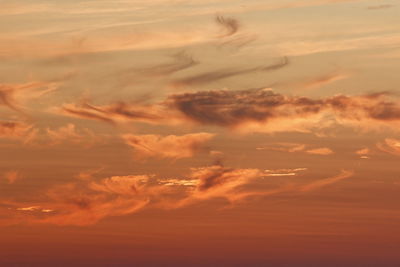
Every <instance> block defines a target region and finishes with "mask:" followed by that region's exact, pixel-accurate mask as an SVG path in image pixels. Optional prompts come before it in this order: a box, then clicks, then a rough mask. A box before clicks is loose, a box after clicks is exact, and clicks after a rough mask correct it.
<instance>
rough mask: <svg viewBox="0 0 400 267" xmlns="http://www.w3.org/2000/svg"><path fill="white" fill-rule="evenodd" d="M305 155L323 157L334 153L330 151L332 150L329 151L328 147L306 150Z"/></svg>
mask: <svg viewBox="0 0 400 267" xmlns="http://www.w3.org/2000/svg"><path fill="white" fill-rule="evenodd" d="M306 153H308V154H314V155H324V156H325V155H331V154H333V153H334V152H333V151H332V149H330V148H328V147H321V148H314V149H310V150H307V151H306Z"/></svg>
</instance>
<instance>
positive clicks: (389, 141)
mask: <svg viewBox="0 0 400 267" xmlns="http://www.w3.org/2000/svg"><path fill="white" fill-rule="evenodd" d="M376 146H377V147H378V148H379V149H380V150H382V151H384V152H386V153H389V154H392V155H396V156H400V140H398V139H394V138H386V139H385V140H384V141H383V142H380V143H378V144H377V145H376Z"/></svg>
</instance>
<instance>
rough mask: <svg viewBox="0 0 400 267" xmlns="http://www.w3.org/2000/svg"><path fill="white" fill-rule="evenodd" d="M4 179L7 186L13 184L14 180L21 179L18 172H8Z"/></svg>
mask: <svg viewBox="0 0 400 267" xmlns="http://www.w3.org/2000/svg"><path fill="white" fill-rule="evenodd" d="M4 178H5V179H6V180H7V182H8V184H13V183H15V181H16V180H18V179H20V178H21V174H20V172H19V171H8V172H6V173H5V174H4Z"/></svg>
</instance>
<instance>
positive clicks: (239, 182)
mask: <svg viewBox="0 0 400 267" xmlns="http://www.w3.org/2000/svg"><path fill="white" fill-rule="evenodd" d="M262 176H263V173H262V172H261V171H260V170H258V169H232V168H226V167H223V166H220V165H214V166H209V167H202V168H193V169H192V173H191V174H190V175H189V180H197V181H198V182H197V183H196V187H195V188H194V189H193V191H191V193H190V194H189V195H188V196H187V197H186V198H185V199H182V200H181V201H180V202H179V203H178V207H179V206H186V205H189V204H192V203H194V202H197V201H200V200H208V199H213V198H224V199H226V200H228V201H230V202H236V201H239V200H241V199H244V198H246V197H249V196H252V195H259V194H261V192H260V191H257V190H249V189H244V188H243V187H244V186H245V185H247V184H249V183H251V182H252V181H253V180H255V179H258V178H261V177H262Z"/></svg>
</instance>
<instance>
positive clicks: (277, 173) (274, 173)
mask: <svg viewBox="0 0 400 267" xmlns="http://www.w3.org/2000/svg"><path fill="white" fill-rule="evenodd" d="M306 170H307V168H295V169H277V170H265V171H264V172H265V176H267V177H269V176H270V177H282V176H296V175H298V173H299V172H302V171H306Z"/></svg>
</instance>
